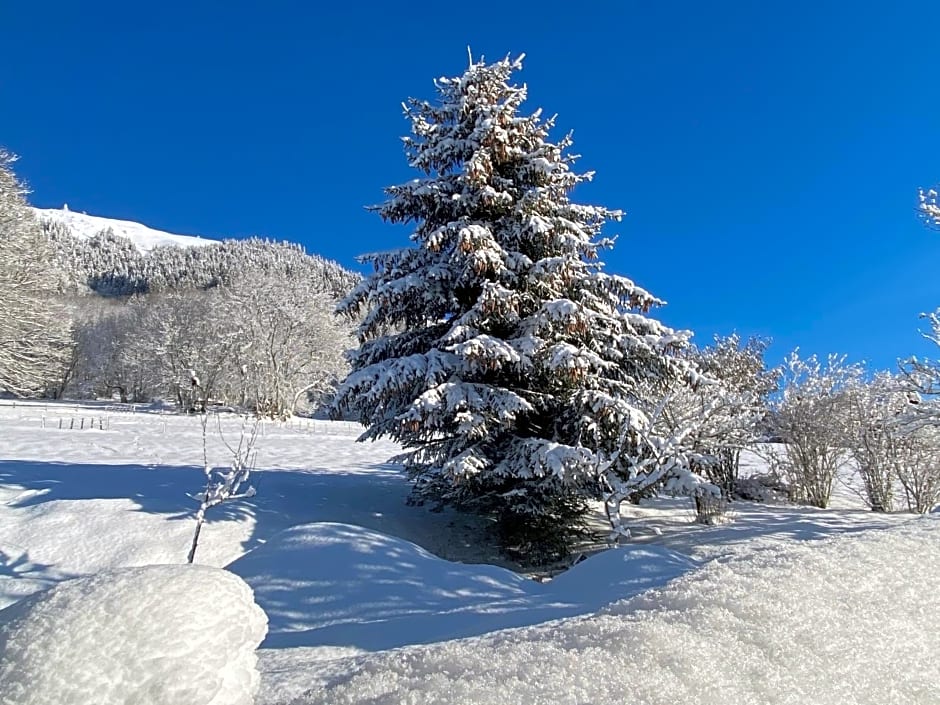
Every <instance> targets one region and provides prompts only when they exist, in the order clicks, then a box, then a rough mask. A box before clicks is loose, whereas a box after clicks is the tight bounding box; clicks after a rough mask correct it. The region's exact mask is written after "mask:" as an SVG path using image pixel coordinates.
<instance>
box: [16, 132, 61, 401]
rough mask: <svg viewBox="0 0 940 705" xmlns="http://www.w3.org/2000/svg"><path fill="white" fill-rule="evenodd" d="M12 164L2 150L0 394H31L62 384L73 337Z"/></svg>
mask: <svg viewBox="0 0 940 705" xmlns="http://www.w3.org/2000/svg"><path fill="white" fill-rule="evenodd" d="M14 161H15V158H14V157H13V156H12V155H11V154H9V153H8V152H6V151H4V150H3V149H0V392H7V393H10V394H14V395H16V396H32V395H36V394H42V393H45V392H47V391H55V390H57V389H58V388H60V387H61V386H62V385H63V384H64V382H65V375H66V372H67V370H68V368H69V366H70V360H71V358H70V348H71V335H70V323H69V318H68V316H67V315H64V314H65V311H64V309H63V308H62V307H61V306H60V305H59V304H58V303H57V302H56V298H55V296H56V284H55V279H54V277H52V276H50V275H49V273H48V272H47V266H46V260H47V259H48V257H47V247H46V241H45V239H44V237H43V234H42V231H41V230H40V228H39V224H38V223H37V222H36V219H35V218H34V217H33V213H32V211H31V210H30V208H29V207H28V206H27V204H26V200H25V194H26V190H25V188H24V187H23V185H22V183H20V181H19V180H18V179H17V178H16V175H15V174H14V173H13V169H12V165H13V162H14Z"/></svg>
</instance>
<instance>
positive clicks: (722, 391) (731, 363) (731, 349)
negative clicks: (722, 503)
mask: <svg viewBox="0 0 940 705" xmlns="http://www.w3.org/2000/svg"><path fill="white" fill-rule="evenodd" d="M768 344H769V343H768V341H767V340H764V339H762V338H750V339H749V340H748V341H747V342H746V343H745V342H742V340H741V337H740V336H739V335H737V334H736V333H735V334H732V335H729V336H727V337H719V336H716V337H715V342H714V344H713V345H711V346H709V347H706V348H702V349H693V351H692V353H691V357H692V360H693V361H694V362H695V363H696V365H697V366H698V368H699V370H700V371H701V372H702V374H704V375H707V376H708V377H709V378H710V379H711V380H714V382H715V383H714V384H707V385H699V386H698V387H696V388H695V389H694V394H695V397H697V398H693V400H692V405H693V406H694V407H696V408H698V409H699V410H700V411H701V419H702V423H701V425H700V427H699V429H698V431H697V432H696V433H695V434H694V445H695V448H696V451H697V455H698V458H697V462H696V466H697V467H698V469H699V470H700V471H701V472H702V474H703V475H704V476H705V478H706V479H707V480H708V481H709V482H711V483H712V484H714V485H717V486H718V487H720V488H721V491H722V494H723V495H724V497H725V498H727V499H730V498H731V496H732V494H733V492H734V488H735V483H736V482H737V479H738V473H739V469H740V458H741V451H742V450H743V449H744V448H746V447H748V446H750V445H752V444H753V443H755V442H757V441H759V440H761V438H762V436H763V432H764V431H763V427H762V424H763V422H764V421H765V419H766V415H767V400H768V396H769V395H770V393H771V392H773V391H774V390H775V389H776V385H777V376H778V375H779V370H776V369H770V370H769V369H767V367H766V365H765V363H764V353H765V352H766V351H767V346H768Z"/></svg>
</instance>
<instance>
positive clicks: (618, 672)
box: [292, 518, 940, 705]
mask: <svg viewBox="0 0 940 705" xmlns="http://www.w3.org/2000/svg"><path fill="white" fill-rule="evenodd" d="M938 541H940V521H938V519H936V518H925V519H922V520H918V521H915V522H911V523H910V524H908V525H906V526H903V527H899V528H894V529H887V530H884V531H879V532H867V533H863V534H857V535H853V536H841V537H837V538H832V539H827V540H825V541H824V542H816V543H808V542H801V543H793V544H790V545H788V546H786V547H785V548H779V547H778V548H774V549H768V550H767V551H765V552H760V553H757V554H751V555H750V556H748V557H747V558H744V557H741V558H737V559H730V560H727V561H713V562H711V563H709V564H708V565H706V566H705V567H703V568H701V569H700V570H697V571H694V572H692V573H689V574H687V575H686V576H684V577H682V578H679V579H678V580H676V581H674V582H672V583H670V584H669V585H667V586H666V587H664V588H662V589H659V590H653V591H650V592H648V593H645V594H643V595H640V596H638V597H635V598H633V599H631V600H628V601H626V602H620V603H617V604H614V605H611V606H610V607H608V608H606V609H602V610H600V611H598V612H597V613H596V614H594V615H592V616H590V617H582V618H577V619H570V620H566V621H561V622H555V623H552V624H546V625H541V626H533V627H528V628H525V629H518V630H509V631H505V632H499V633H496V634H493V635H489V636H484V637H478V638H475V639H468V640H463V641H451V642H445V643H441V644H435V645H433V646H426V647H412V648H409V649H404V650H397V651H390V652H384V653H380V654H375V655H371V656H358V657H352V658H348V657H347V658H346V659H344V660H343V663H340V662H336V661H334V662H333V663H332V664H331V668H330V669H329V670H328V671H326V677H324V678H322V679H320V680H319V681H318V682H317V681H312V682H311V683H310V686H311V689H310V690H309V691H308V692H307V693H306V694H305V695H303V696H302V697H300V698H299V699H296V700H294V701H292V702H294V703H295V705H299V704H300V703H305V704H309V705H313V704H319V703H323V704H326V703H329V704H330V705H347V704H348V705H352V704H353V703H369V705H398V704H399V703H421V705H445V704H446V705H452V704H455V703H462V704H463V703H473V704H474V705H514V704H516V703H518V704H519V705H584V704H585V703H614V702H626V703H631V704H632V705H654V704H655V705H674V704H675V703H698V704H700V705H728V704H729V703H753V704H756V703H767V704H778V703H779V704H780V705H783V704H784V703H787V704H791V703H792V704H793V705H797V704H799V705H836V704H838V705H851V704H858V705H868V704H870V705H888V704H897V705H901V704H904V705H914V704H916V703H923V704H924V705H927V704H928V703H937V702H940V658H938V656H940V591H938V590H937V585H938V581H940V551H938V550H937V543H938Z"/></svg>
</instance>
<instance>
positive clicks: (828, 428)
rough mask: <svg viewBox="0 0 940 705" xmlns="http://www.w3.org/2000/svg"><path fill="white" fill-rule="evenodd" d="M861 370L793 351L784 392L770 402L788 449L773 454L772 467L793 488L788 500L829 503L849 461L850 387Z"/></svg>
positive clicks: (783, 377) (783, 381)
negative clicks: (821, 360)
mask: <svg viewBox="0 0 940 705" xmlns="http://www.w3.org/2000/svg"><path fill="white" fill-rule="evenodd" d="M861 374H862V370H861V368H860V367H859V366H858V365H853V364H847V363H846V362H845V358H843V357H839V356H836V355H830V356H829V358H828V360H827V362H826V364H825V365H823V364H821V363H820V362H819V360H817V359H816V356H815V355H813V356H811V357H809V358H806V359H805V360H804V359H801V358H800V356H799V354H798V352H797V351H794V352H793V353H791V354H790V356H789V357H788V358H787V360H786V362H785V364H784V366H783V372H782V375H781V388H782V391H781V394H780V396H779V398H777V399H776V400H775V401H774V403H773V405H772V420H773V426H774V433H775V434H776V435H777V436H779V438H780V439H781V441H782V442H783V445H784V447H785V452H784V453H776V452H771V453H770V460H771V467H772V468H773V470H774V471H775V472H777V473H778V474H779V475H781V476H782V477H783V478H784V479H785V481H786V482H787V484H788V486H789V487H790V489H791V497H790V499H791V500H793V501H795V502H805V503H807V504H810V505H812V506H815V507H821V508H825V507H827V506H828V505H829V497H830V496H831V494H832V486H833V482H834V481H835V478H836V472H837V471H838V469H839V468H840V467H841V466H842V465H843V464H844V463H845V462H846V461H847V460H848V458H849V455H850V452H849V448H848V447H847V444H846V440H845V439H846V436H847V435H848V434H847V425H848V419H849V414H848V411H849V404H848V395H847V394H846V390H847V388H849V387H852V386H853V385H855V384H857V382H858V380H859V379H860V378H861Z"/></svg>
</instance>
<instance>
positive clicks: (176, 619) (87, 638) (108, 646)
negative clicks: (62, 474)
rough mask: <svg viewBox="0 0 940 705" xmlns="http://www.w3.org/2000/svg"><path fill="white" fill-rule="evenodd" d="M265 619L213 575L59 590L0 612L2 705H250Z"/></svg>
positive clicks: (225, 578) (181, 571) (118, 574)
mask: <svg viewBox="0 0 940 705" xmlns="http://www.w3.org/2000/svg"><path fill="white" fill-rule="evenodd" d="M266 629H267V619H266V617H265V615H264V612H262V611H261V608H259V607H258V606H257V605H256V604H255V603H254V599H253V597H252V592H251V588H249V587H248V585H246V584H245V583H244V582H243V581H242V580H241V579H240V578H238V577H237V576H235V575H233V574H231V573H228V572H226V571H224V570H220V569H218V568H209V567H205V566H189V565H167V566H147V567H142V568H129V569H123V570H117V571H112V572H106V573H101V574H98V575H95V576H91V577H86V578H79V579H77V580H71V581H68V582H64V583H60V584H59V585H57V586H56V587H54V588H52V589H50V590H47V591H46V592H42V593H39V594H37V595H34V596H32V597H30V598H28V599H26V600H24V601H22V602H19V603H17V604H15V605H13V606H11V607H9V608H7V609H5V610H3V611H0V703H2V704H3V705H14V704H15V705H33V704H35V705H40V704H42V705H49V704H51V703H55V704H56V705H71V704H75V705H79V704H87V703H95V704H96V705H117V704H118V703H121V704H122V705H123V704H125V703H136V704H139V705H181V704H182V703H185V704H186V705H250V704H251V703H252V702H253V697H254V694H255V693H256V691H257V689H258V684H259V675H258V672H257V668H256V665H257V657H256V655H255V649H256V648H257V646H258V644H260V643H261V640H262V639H263V638H264V635H265V632H266Z"/></svg>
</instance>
